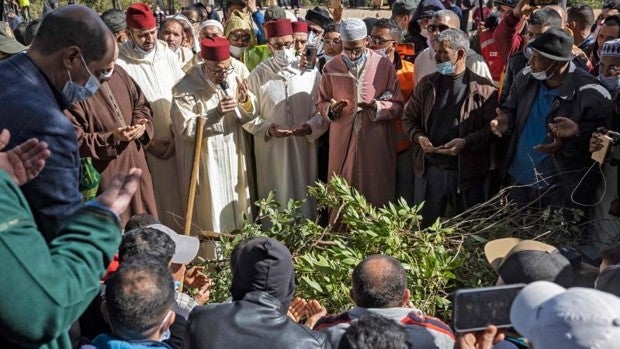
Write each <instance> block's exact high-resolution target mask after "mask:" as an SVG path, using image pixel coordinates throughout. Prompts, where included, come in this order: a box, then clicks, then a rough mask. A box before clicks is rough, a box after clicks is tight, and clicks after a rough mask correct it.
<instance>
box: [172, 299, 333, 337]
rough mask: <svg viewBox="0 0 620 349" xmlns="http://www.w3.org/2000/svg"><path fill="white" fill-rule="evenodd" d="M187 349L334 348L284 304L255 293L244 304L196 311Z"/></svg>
mask: <svg viewBox="0 0 620 349" xmlns="http://www.w3.org/2000/svg"><path fill="white" fill-rule="evenodd" d="M183 347H184V348H186V349H193V348H196V349H209V348H251V349H274V348H279V349H286V348H300V349H304V348H330V345H329V342H328V341H326V340H325V335H323V334H321V333H318V332H313V331H312V330H310V329H309V328H307V327H305V326H303V325H300V324H297V323H295V322H293V321H292V320H291V319H290V318H289V317H288V316H286V310H284V309H282V304H281V303H280V301H279V300H278V299H276V298H274V297H272V296H270V295H269V294H267V293H266V292H263V291H253V292H249V293H247V294H246V295H245V297H244V298H243V299H242V300H240V301H234V302H232V303H221V304H210V305H205V306H200V307H196V308H194V310H193V311H192V312H191V314H190V315H189V322H188V324H187V328H186V330H185V340H184V345H183Z"/></svg>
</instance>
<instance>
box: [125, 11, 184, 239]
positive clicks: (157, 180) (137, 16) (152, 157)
mask: <svg viewBox="0 0 620 349" xmlns="http://www.w3.org/2000/svg"><path fill="white" fill-rule="evenodd" d="M127 29H128V34H129V40H128V41H126V42H125V43H124V44H122V45H121V47H120V53H119V60H118V62H117V64H118V65H119V66H121V67H123V68H124V69H125V71H127V73H128V74H129V75H130V76H131V77H132V78H133V79H134V80H135V81H136V83H137V84H138V86H140V88H141V89H142V92H144V95H145V96H146V99H147V101H148V102H149V104H150V105H151V109H152V110H153V127H154V129H155V134H154V135H153V139H152V140H151V143H150V144H149V147H148V148H147V152H148V153H147V161H148V165H149V168H150V170H151V175H152V177H153V187H154V188H155V202H156V204H157V212H158V216H159V220H160V221H161V222H162V223H163V224H165V225H167V226H169V227H171V228H177V229H178V228H181V227H182V225H181V224H180V222H181V221H182V217H183V205H182V204H181V196H180V190H179V184H178V179H177V169H176V159H175V157H174V136H173V134H172V129H171V125H172V121H171V120H170V106H171V100H172V87H173V86H174V85H175V84H176V83H177V81H178V80H180V79H181V77H183V72H182V71H181V68H180V65H179V61H178V60H177V57H176V55H175V54H174V52H172V51H171V50H170V49H168V47H167V44H166V43H165V42H163V41H159V40H157V28H156V27H155V17H153V13H152V12H151V10H150V9H149V8H148V6H147V5H145V4H142V3H137V4H133V5H131V6H129V8H128V9H127Z"/></svg>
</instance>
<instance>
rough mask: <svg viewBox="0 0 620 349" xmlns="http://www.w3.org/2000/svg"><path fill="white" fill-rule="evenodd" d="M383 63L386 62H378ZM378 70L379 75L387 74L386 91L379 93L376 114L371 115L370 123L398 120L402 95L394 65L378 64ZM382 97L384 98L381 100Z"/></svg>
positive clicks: (400, 112) (401, 106)
mask: <svg viewBox="0 0 620 349" xmlns="http://www.w3.org/2000/svg"><path fill="white" fill-rule="evenodd" d="M385 61H387V60H382V61H380V62H385ZM382 65H383V66H382ZM384 68H385V69H384ZM378 69H379V71H381V74H388V82H387V84H386V89H385V90H384V91H380V92H381V95H379V98H378V99H377V112H376V113H374V115H371V118H370V119H371V120H372V121H383V120H391V119H400V118H401V116H402V111H403V94H402V92H401V91H400V84H399V82H398V78H397V77H396V71H395V70H394V65H393V64H380V65H379V67H378ZM388 93H389V94H388ZM384 96H385V98H382V97H384Z"/></svg>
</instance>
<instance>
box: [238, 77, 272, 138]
mask: <svg viewBox="0 0 620 349" xmlns="http://www.w3.org/2000/svg"><path fill="white" fill-rule="evenodd" d="M259 74H260V69H255V70H254V71H252V73H251V74H250V77H249V78H248V87H249V90H250V91H251V92H252V93H253V94H254V96H255V97H256V106H257V108H256V110H255V116H256V117H255V118H254V119H252V121H250V122H247V123H245V124H243V128H244V129H245V130H246V131H248V132H249V133H251V134H252V135H254V136H260V135H264V136H265V140H269V138H270V137H269V134H268V133H267V132H268V130H269V127H271V122H270V121H267V120H265V119H264V118H263V117H262V116H261V113H262V112H263V110H261V103H260V87H261V85H260V77H259Z"/></svg>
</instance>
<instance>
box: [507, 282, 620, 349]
mask: <svg viewBox="0 0 620 349" xmlns="http://www.w3.org/2000/svg"><path fill="white" fill-rule="evenodd" d="M510 321H511V323H512V325H513V326H514V328H515V329H516V330H517V331H518V332H519V333H520V334H521V335H522V336H524V337H525V338H527V339H528V340H529V342H530V343H531V344H532V346H533V347H534V348H562V349H585V348H598V349H612V348H617V347H618V343H617V342H618V339H619V338H620V298H618V297H616V296H614V295H612V294H609V293H606V292H602V291H598V290H594V289H589V288H581V287H573V288H569V289H565V288H563V287H561V286H559V285H557V284H554V283H552V282H548V281H536V282H533V283H531V284H529V285H528V286H526V287H525V288H524V289H523V290H521V292H519V294H518V295H517V297H516V298H515V300H514V302H513V303H512V306H511V309H510Z"/></svg>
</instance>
